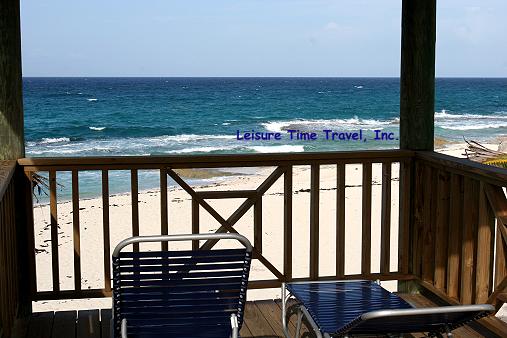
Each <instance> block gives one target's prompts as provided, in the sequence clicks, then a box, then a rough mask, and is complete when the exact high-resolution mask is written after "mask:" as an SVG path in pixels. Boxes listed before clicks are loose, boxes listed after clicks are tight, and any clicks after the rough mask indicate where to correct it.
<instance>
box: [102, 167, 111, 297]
mask: <svg viewBox="0 0 507 338" xmlns="http://www.w3.org/2000/svg"><path fill="white" fill-rule="evenodd" d="M102 233H103V236H104V237H103V241H104V288H105V289H106V290H107V291H111V257H110V256H111V241H110V234H109V171H108V170H107V169H105V170H102Z"/></svg>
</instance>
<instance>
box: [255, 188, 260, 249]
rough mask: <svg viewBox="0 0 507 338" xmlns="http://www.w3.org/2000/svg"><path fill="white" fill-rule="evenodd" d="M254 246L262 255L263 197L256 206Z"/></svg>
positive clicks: (256, 202) (257, 201) (258, 199)
mask: <svg viewBox="0 0 507 338" xmlns="http://www.w3.org/2000/svg"><path fill="white" fill-rule="evenodd" d="M254 246H255V248H256V249H257V251H258V252H259V253H262V196H259V197H258V198H257V200H256V201H255V204H254Z"/></svg>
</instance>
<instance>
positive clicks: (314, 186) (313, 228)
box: [310, 164, 320, 280]
mask: <svg viewBox="0 0 507 338" xmlns="http://www.w3.org/2000/svg"><path fill="white" fill-rule="evenodd" d="M319 195H320V166H319V165H318V164H312V165H311V182H310V279H312V280H315V279H317V278H318V276H319V203H320V202H319Z"/></svg>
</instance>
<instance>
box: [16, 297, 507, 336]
mask: <svg viewBox="0 0 507 338" xmlns="http://www.w3.org/2000/svg"><path fill="white" fill-rule="evenodd" d="M400 296H401V297H402V298H404V299H405V300H406V301H408V302H409V303H411V304H412V305H414V306H416V307H428V306H435V305H436V304H435V303H433V302H432V301H431V300H429V299H428V298H426V297H424V296H423V295H421V294H400ZM281 313H282V308H281V301H280V300H260V301H254V302H248V303H247V306H246V309H245V322H244V324H243V327H242V329H241V337H264V338H267V337H283V332H282V324H281ZM110 320H111V309H102V310H82V311H60V312H39V313H34V314H33V315H32V317H31V318H29V319H22V320H18V322H17V323H16V326H15V328H14V332H13V335H12V338H36V337H37V338H110ZM486 320H489V321H492V320H493V321H494V322H495V323H494V325H496V326H497V327H498V328H499V330H504V331H503V332H507V324H504V323H502V322H500V321H499V320H496V319H495V318H489V319H486ZM490 324H491V323H490ZM290 330H291V331H292V332H291V334H293V333H294V330H295V323H293V322H291V323H290ZM500 332H502V331H500ZM407 337H424V335H422V334H414V335H407ZM454 337H455V338H471V337H501V336H500V335H498V334H495V333H494V332H491V331H489V330H488V329H486V328H484V327H483V326H482V325H480V324H477V323H476V324H475V325H473V326H464V327H461V328H459V329H456V330H455V331H454Z"/></svg>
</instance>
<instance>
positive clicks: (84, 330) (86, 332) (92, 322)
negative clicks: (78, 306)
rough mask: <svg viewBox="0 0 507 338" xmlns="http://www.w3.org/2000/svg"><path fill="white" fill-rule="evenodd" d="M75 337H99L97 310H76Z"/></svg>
mask: <svg viewBox="0 0 507 338" xmlns="http://www.w3.org/2000/svg"><path fill="white" fill-rule="evenodd" d="M77 338H100V321H99V310H81V311H79V312H78V314H77Z"/></svg>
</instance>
